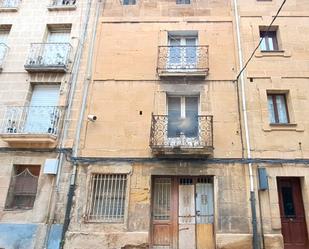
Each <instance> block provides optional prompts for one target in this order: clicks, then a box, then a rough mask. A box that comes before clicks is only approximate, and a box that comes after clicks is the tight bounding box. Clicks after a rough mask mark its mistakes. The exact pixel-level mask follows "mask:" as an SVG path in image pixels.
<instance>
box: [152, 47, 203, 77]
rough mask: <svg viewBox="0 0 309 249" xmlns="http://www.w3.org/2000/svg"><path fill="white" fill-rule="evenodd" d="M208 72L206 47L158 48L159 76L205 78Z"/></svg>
mask: <svg viewBox="0 0 309 249" xmlns="http://www.w3.org/2000/svg"><path fill="white" fill-rule="evenodd" d="M208 70H209V66H208V46H159V51H158V68H157V71H158V74H159V75H160V76H180V75H197V76H206V74H207V73H208Z"/></svg>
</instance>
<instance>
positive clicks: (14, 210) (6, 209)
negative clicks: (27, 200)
mask: <svg viewBox="0 0 309 249" xmlns="http://www.w3.org/2000/svg"><path fill="white" fill-rule="evenodd" d="M32 209H33V208H30V207H29V208H4V209H3V211H6V212H26V211H29V210H32Z"/></svg>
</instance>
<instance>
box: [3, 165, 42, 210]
mask: <svg viewBox="0 0 309 249" xmlns="http://www.w3.org/2000/svg"><path fill="white" fill-rule="evenodd" d="M39 175H40V166H36V165H15V166H14V174H13V176H12V179H11V184H10V188H9V192H8V196H7V200H6V205H5V206H6V208H8V209H30V208H32V207H33V205H34V201H35V196H36V192H37V186H38V179H39Z"/></svg>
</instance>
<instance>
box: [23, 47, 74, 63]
mask: <svg viewBox="0 0 309 249" xmlns="http://www.w3.org/2000/svg"><path fill="white" fill-rule="evenodd" d="M71 50H72V47H71V45H70V44H69V43H32V44H31V47H30V53H29V56H28V59H27V61H26V64H25V67H26V68H31V67H40V68H44V67H55V68H57V67H58V68H59V67H60V68H68V64H69V61H70V53H71Z"/></svg>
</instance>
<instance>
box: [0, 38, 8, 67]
mask: <svg viewBox="0 0 309 249" xmlns="http://www.w3.org/2000/svg"><path fill="white" fill-rule="evenodd" d="M8 51H9V47H8V46H7V45H6V44H4V43H0V72H1V71H2V69H3V64H4V61H5V58H6V56H7V53H8Z"/></svg>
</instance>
